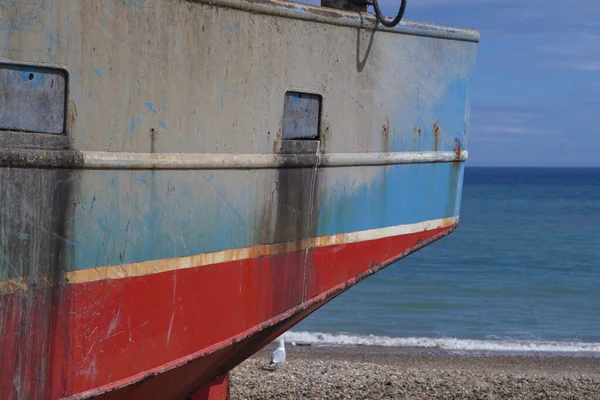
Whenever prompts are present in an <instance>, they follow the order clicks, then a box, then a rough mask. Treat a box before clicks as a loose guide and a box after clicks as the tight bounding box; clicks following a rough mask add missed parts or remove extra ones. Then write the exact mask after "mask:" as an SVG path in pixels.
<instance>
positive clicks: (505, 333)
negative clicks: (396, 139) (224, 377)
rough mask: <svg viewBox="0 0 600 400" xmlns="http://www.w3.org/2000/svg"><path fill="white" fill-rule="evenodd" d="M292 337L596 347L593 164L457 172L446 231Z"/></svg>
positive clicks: (599, 295)
mask: <svg viewBox="0 0 600 400" xmlns="http://www.w3.org/2000/svg"><path fill="white" fill-rule="evenodd" d="M300 331H309V332H325V333H341V332H344V333H348V334H349V335H347V336H344V337H345V340H346V341H350V342H351V341H352V337H360V335H375V336H377V337H379V336H387V337H392V338H413V339H411V340H412V341H408V342H406V341H405V342H406V343H405V342H396V344H398V343H401V344H402V343H405V344H415V343H416V344H418V343H422V342H423V341H425V342H427V343H429V344H431V343H432V341H431V340H429V342H428V341H427V339H458V341H456V340H454V341H448V340H446V341H445V342H443V343H446V345H447V346H450V347H452V346H455V347H457V348H460V346H461V345H457V344H456V343H459V342H460V343H463V344H464V343H480V344H481V343H483V342H495V343H504V342H507V341H508V342H511V343H514V342H517V343H528V342H532V343H538V344H539V343H545V342H558V343H571V344H572V343H580V342H584V344H585V343H587V344H594V345H593V346H591V347H590V346H588V347H587V349H588V350H590V349H592V350H594V351H596V350H597V351H600V169H549V168H548V169H532V168H467V169H466V172H465V184H464V190H463V202H462V209H461V220H460V225H459V228H458V229H457V230H456V231H455V232H454V233H453V234H452V235H450V236H449V237H447V238H445V239H443V240H441V241H438V242H436V243H434V244H432V245H430V246H429V247H427V248H425V249H423V250H421V251H419V252H417V253H415V254H413V255H411V256H409V257H407V258H405V259H403V260H401V261H400V262H398V263H397V264H395V265H392V266H390V267H388V268H387V269H385V270H384V271H382V272H380V273H379V274H376V275H375V276H372V277H370V278H368V279H367V280H365V281H363V282H362V283H360V284H359V285H357V286H355V287H354V288H352V289H351V290H349V291H348V292H347V293H345V294H343V295H342V296H340V297H339V298H337V299H336V300H334V301H332V302H331V303H330V304H328V305H327V306H325V307H324V308H322V309H321V310H320V311H318V312H317V313H315V314H313V315H312V316H310V317H309V318H308V319H307V320H305V321H304V322H302V323H301V324H300V325H299V326H297V327H296V328H294V329H293V332H300ZM357 335H359V336H357ZM313 336H314V335H313ZM415 338H419V340H420V341H419V340H417V342H418V343H417V342H415V340H416V339H415ZM313 339H315V337H313ZM321 339H323V335H321ZM330 339H331V338H330ZM296 340H298V338H296ZM315 340H316V339H315ZM317 341H318V340H317ZM342 341H343V340H342ZM480 341H482V342H480ZM433 342H435V343H437V344H438V345H439V343H441V342H440V341H437V342H436V341H433ZM450 342H452V343H454V344H453V345H452V344H448V343H450ZM555 344H556V343H555ZM596 345H597V346H596ZM442 347H443V346H442ZM466 347H469V346H466ZM484 347H485V346H484ZM492 347H493V346H492Z"/></svg>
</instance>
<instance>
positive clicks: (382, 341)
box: [284, 331, 600, 353]
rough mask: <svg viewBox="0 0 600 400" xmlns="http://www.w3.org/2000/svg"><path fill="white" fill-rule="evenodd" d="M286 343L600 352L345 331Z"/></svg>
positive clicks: (589, 347) (579, 346) (291, 337)
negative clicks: (360, 333) (349, 332)
mask: <svg viewBox="0 0 600 400" xmlns="http://www.w3.org/2000/svg"><path fill="white" fill-rule="evenodd" d="M284 338H285V341H286V342H295V343H303V344H311V345H326V346H344V345H349V346H384V347H405V348H423V349H440V350H450V351H482V352H527V353H530V352H543V353H545V352H548V353H600V343H585V342H576V341H564V342H563V341H542V340H475V339H454V338H439V339H437V338H417V337H411V338H395V337H388V336H374V335H352V334H345V333H322V332H293V331H289V332H286V333H285V334H284Z"/></svg>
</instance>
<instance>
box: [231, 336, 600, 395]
mask: <svg viewBox="0 0 600 400" xmlns="http://www.w3.org/2000/svg"><path fill="white" fill-rule="evenodd" d="M270 350H271V349H270V348H268V349H265V350H263V351H261V352H259V353H257V354H256V355H255V356H254V357H252V358H250V359H249V360H247V361H245V362H244V363H243V364H241V365H240V366H238V367H237V368H236V369H234V370H233V371H232V374H231V398H232V399H600V358H593V357H564V356H552V355H547V356H532V355H521V356H509V355H494V356H491V355H455V354H448V353H444V352H433V353H431V352H430V353H426V352H420V351H413V352H410V351H408V352H407V351H402V352H394V350H393V349H391V350H390V349H386V350H382V351H380V352H379V351H377V349H375V350H373V349H369V350H368V351H364V349H361V348H360V347H354V348H342V349H340V348H310V347H308V348H302V347H297V348H294V347H291V348H290V349H287V361H286V363H285V364H283V365H281V366H278V367H270V366H269V355H270Z"/></svg>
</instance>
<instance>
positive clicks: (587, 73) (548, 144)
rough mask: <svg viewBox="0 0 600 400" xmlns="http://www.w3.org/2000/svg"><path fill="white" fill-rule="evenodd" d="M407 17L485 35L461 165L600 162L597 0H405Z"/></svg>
mask: <svg viewBox="0 0 600 400" xmlns="http://www.w3.org/2000/svg"><path fill="white" fill-rule="evenodd" d="M399 1H400V0H380V5H381V7H382V10H383V11H384V13H386V14H387V15H388V16H392V15H395V13H396V12H397V9H398V5H399ZM307 2H313V3H314V1H307ZM405 18H406V19H411V20H418V21H426V22H435V23H440V24H445V25H454V26H460V27H467V28H475V29H477V30H479V32H480V34H481V42H480V43H479V47H478V53H477V67H476V73H475V78H474V81H473V88H472V92H471V100H472V101H471V123H470V128H469V161H468V164H467V165H469V166H489V165H493V166H600V121H599V120H598V118H599V117H600V0H545V1H542V0H408V5H407V8H406V13H405Z"/></svg>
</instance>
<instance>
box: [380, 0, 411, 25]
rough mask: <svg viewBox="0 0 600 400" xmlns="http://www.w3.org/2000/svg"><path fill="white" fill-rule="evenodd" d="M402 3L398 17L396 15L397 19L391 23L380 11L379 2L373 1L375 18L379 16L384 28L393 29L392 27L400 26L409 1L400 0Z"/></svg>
mask: <svg viewBox="0 0 600 400" xmlns="http://www.w3.org/2000/svg"><path fill="white" fill-rule="evenodd" d="M400 1H401V3H400V10H399V11H398V15H396V18H394V19H393V20H391V21H390V20H388V19H387V18H386V17H384V15H383V13H382V12H381V10H380V9H379V2H378V1H377V0H373V8H374V9H375V16H377V20H378V21H379V22H381V24H382V25H383V26H385V27H388V28H392V27H394V26H396V25H398V23H399V22H400V20H401V19H402V17H403V16H404V10H406V1H407V0H400Z"/></svg>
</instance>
